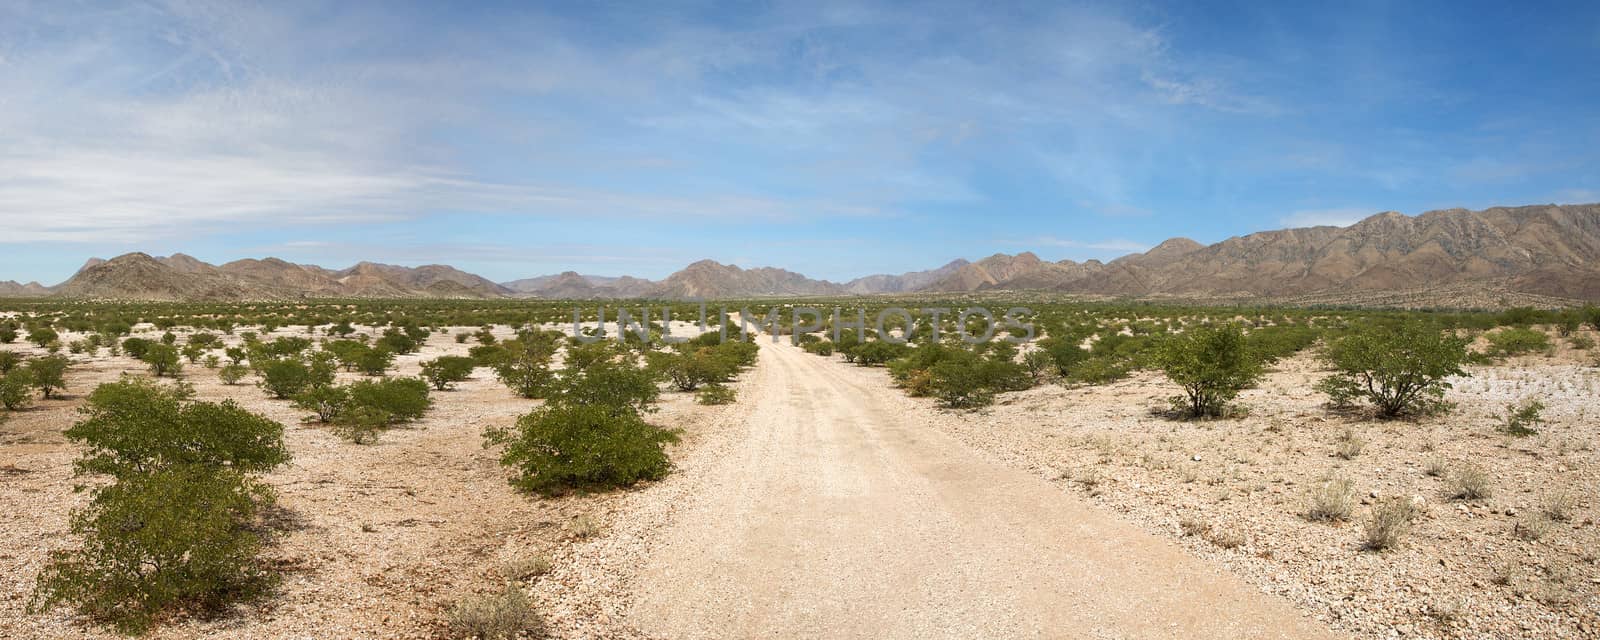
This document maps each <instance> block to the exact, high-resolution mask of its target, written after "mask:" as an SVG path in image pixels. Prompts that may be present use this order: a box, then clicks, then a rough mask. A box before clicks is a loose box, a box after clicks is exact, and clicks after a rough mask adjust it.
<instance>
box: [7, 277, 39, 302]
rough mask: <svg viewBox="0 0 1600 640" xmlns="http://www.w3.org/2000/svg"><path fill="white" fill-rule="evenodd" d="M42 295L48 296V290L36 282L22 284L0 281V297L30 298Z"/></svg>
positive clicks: (13, 281) (14, 281) (12, 281)
mask: <svg viewBox="0 0 1600 640" xmlns="http://www.w3.org/2000/svg"><path fill="white" fill-rule="evenodd" d="M44 295H50V290H49V289H47V288H45V286H44V285H42V284H39V283H37V282H29V283H27V284H22V283H20V282H17V281H16V280H5V281H0V297H6V298H31V297H33V296H44Z"/></svg>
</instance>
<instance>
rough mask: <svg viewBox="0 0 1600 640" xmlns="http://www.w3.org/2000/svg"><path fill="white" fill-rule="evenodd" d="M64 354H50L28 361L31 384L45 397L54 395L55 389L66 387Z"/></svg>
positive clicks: (48, 397) (66, 363)
mask: <svg viewBox="0 0 1600 640" xmlns="http://www.w3.org/2000/svg"><path fill="white" fill-rule="evenodd" d="M67 366H68V361H67V357H66V356H59V355H50V356H44V357H42V358H34V359H32V360H29V361H28V373H29V374H31V375H32V376H33V386H34V388H36V389H38V390H39V393H41V394H44V397H45V399H47V400H48V399H50V398H54V397H55V393H56V392H57V391H60V390H63V389H66V388H67Z"/></svg>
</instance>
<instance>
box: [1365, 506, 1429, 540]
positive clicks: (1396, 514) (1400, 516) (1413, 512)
mask: <svg viewBox="0 0 1600 640" xmlns="http://www.w3.org/2000/svg"><path fill="white" fill-rule="evenodd" d="M1416 517H1417V507H1416V505H1413V504H1411V501H1410V500H1408V499H1406V498H1402V497H1392V498H1386V499H1383V500H1380V501H1378V503H1377V504H1375V505H1373V506H1372V513H1371V514H1369V515H1368V516H1367V520H1366V522H1364V523H1362V527H1361V546H1362V547H1364V548H1366V549H1369V550H1372V551H1383V550H1385V549H1393V548H1394V547H1395V546H1397V545H1399V544H1400V539H1401V538H1403V537H1405V535H1406V533H1407V532H1409V531H1410V530H1411V521H1412V520H1415V519H1416Z"/></svg>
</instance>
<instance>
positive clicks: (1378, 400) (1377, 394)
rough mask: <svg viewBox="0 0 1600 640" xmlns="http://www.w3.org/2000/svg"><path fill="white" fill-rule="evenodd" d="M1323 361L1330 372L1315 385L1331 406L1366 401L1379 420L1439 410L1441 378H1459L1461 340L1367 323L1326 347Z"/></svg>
mask: <svg viewBox="0 0 1600 640" xmlns="http://www.w3.org/2000/svg"><path fill="white" fill-rule="evenodd" d="M1323 359H1324V360H1326V362H1327V363H1328V365H1329V366H1331V367H1332V368H1333V369H1335V370H1336V372H1335V373H1334V374H1333V375H1330V376H1328V377H1327V378H1325V379H1323V381H1322V382H1320V383H1318V385H1317V388H1318V389H1319V390H1321V391H1322V392H1323V393H1326V394H1328V397H1329V399H1330V401H1331V403H1332V404H1333V405H1335V406H1342V405H1348V404H1350V403H1352V402H1354V401H1355V400H1358V399H1364V400H1366V401H1368V402H1371V403H1372V404H1373V406H1375V407H1376V408H1377V410H1378V416H1379V417H1381V418H1385V419H1389V418H1397V417H1400V416H1404V415H1408V414H1428V413H1436V412H1441V411H1445V410H1447V409H1448V405H1447V404H1445V403H1444V391H1445V389H1448V388H1450V383H1449V382H1447V381H1446V378H1448V377H1450V376H1463V375H1466V371H1464V370H1463V369H1462V368H1461V365H1462V364H1463V363H1464V362H1465V361H1466V359H1467V340H1465V339H1461V338H1457V337H1455V336H1453V335H1447V334H1446V332H1444V331H1441V330H1440V329H1439V328H1438V327H1436V326H1432V325H1428V324H1424V323H1422V322H1419V321H1408V322H1404V323H1399V324H1394V323H1382V324H1378V323H1370V324H1366V325H1364V326H1361V327H1357V328H1354V329H1352V330H1351V331H1349V332H1347V333H1346V334H1345V335H1344V336H1343V337H1340V338H1338V339H1336V340H1334V341H1333V342H1332V343H1330V344H1329V345H1328V347H1327V349H1326V350H1325V351H1324V353H1323Z"/></svg>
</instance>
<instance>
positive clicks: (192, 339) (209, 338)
mask: <svg viewBox="0 0 1600 640" xmlns="http://www.w3.org/2000/svg"><path fill="white" fill-rule="evenodd" d="M188 344H192V345H195V346H197V347H203V348H208V349H209V348H211V347H214V346H216V345H218V344H221V341H220V339H219V338H218V337H217V334H215V333H206V332H203V331H202V332H200V333H196V334H193V335H190V336H189V340H188Z"/></svg>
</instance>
